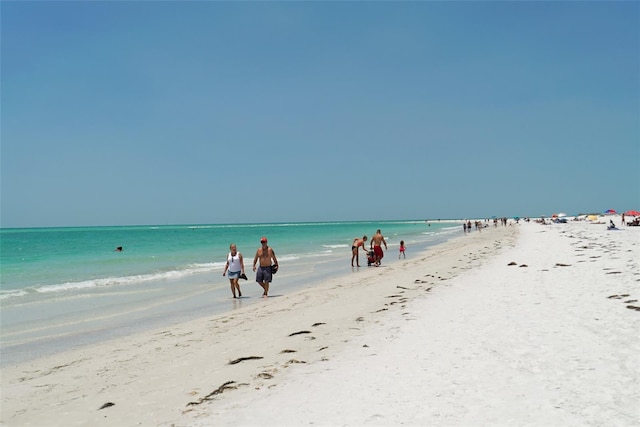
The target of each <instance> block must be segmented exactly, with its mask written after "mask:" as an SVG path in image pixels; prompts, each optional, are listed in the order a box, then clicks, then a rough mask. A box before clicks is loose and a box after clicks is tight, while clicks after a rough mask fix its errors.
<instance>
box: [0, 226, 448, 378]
mask: <svg viewBox="0 0 640 427" xmlns="http://www.w3.org/2000/svg"><path fill="white" fill-rule="evenodd" d="M455 234H456V233H455V232H452V231H440V232H439V233H437V234H435V235H433V236H429V239H428V240H425V241H423V242H421V243H419V244H418V243H416V246H413V247H412V248H411V249H413V250H415V251H418V250H421V249H425V250H426V249H428V248H429V247H431V246H433V245H434V244H437V243H438V242H440V241H441V240H443V239H445V240H446V239H449V238H451V236H453V235H455ZM394 244H395V245H397V243H395V242H394V243H390V246H389V249H390V251H391V252H390V253H389V252H387V260H388V261H387V263H389V264H392V263H394V262H397V259H396V258H395V257H394V256H391V258H388V257H389V255H390V254H391V255H393V254H394V251H393V249H395V247H394ZM340 249H342V248H340ZM249 252H250V251H249ZM244 255H245V267H246V268H247V271H248V272H249V275H248V276H249V279H248V280H247V281H244V280H243V281H241V282H240V286H241V287H242V289H243V292H244V297H243V298H242V299H239V300H235V301H234V300H231V293H230V292H229V285H228V279H227V278H226V277H223V276H222V275H221V274H222V267H219V268H217V269H213V270H211V271H207V272H204V273H197V274H194V275H191V276H185V277H181V278H178V279H164V280H155V281H149V282H146V283H143V284H139V285H137V286H135V287H127V286H123V287H122V288H121V289H115V288H107V289H104V290H102V289H101V288H95V289H91V290H88V291H87V292H86V293H84V294H80V295H73V294H71V295H65V296H62V297H61V296H58V295H52V296H51V298H50V300H49V301H46V302H37V301H32V302H27V303H21V304H18V305H16V306H11V305H10V304H7V303H4V304H3V312H2V325H3V329H2V332H3V333H2V339H1V340H0V341H1V345H2V348H1V360H0V368H6V367H8V366H11V365H13V364H15V363H20V362H24V361H28V360H33V359H37V358H40V357H44V356H48V355H52V354H55V353H58V352H60V351H64V350H65V349H68V348H71V347H75V348H79V347H82V346H85V345H94V344H97V343H100V342H102V341H108V340H112V339H120V338H122V337H124V336H127V335H131V334H136V333H140V332H144V331H153V330H155V329H158V328H162V327H163V325H170V324H174V323H179V322H186V321H190V320H193V319H197V318H201V317H206V316H211V315H219V314H224V313H230V312H233V311H235V310H237V309H239V308H241V307H243V306H247V305H252V304H256V303H259V301H260V299H261V298H259V296H260V295H261V294H262V289H261V288H260V287H259V285H257V284H256V282H255V281H254V280H253V279H254V277H255V273H253V272H251V259H252V257H251V256H249V258H247V252H245V253H244ZM350 255H351V252H350V250H348V248H347V247H346V246H345V248H344V250H335V249H334V250H333V251H330V252H328V253H322V254H318V255H317V256H316V257H314V258H313V259H309V258H304V257H303V258H300V259H299V258H293V259H286V258H285V259H283V258H282V257H280V261H281V264H282V265H283V267H284V268H283V269H282V270H281V271H280V272H279V273H278V275H277V276H275V278H274V286H272V291H273V292H275V294H274V295H289V294H291V293H293V292H296V291H298V290H301V289H304V288H307V287H314V286H316V285H317V284H318V283H321V282H322V281H324V280H332V279H333V278H336V277H340V276H344V275H348V274H350V273H355V274H359V273H360V272H361V271H360V270H359V269H352V268H350V267H349V264H348V259H349V258H350ZM362 258H363V254H361V261H362V262H361V265H363V267H361V269H365V268H366V262H365V260H364V259H362ZM345 261H346V262H345Z"/></svg>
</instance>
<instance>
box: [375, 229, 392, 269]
mask: <svg viewBox="0 0 640 427" xmlns="http://www.w3.org/2000/svg"><path fill="white" fill-rule="evenodd" d="M381 244H384V250H387V249H388V248H387V241H386V240H384V236H383V235H382V232H381V231H380V230H378V231H376V234H374V235H373V237H372V238H371V249H373V255H374V257H375V260H376V263H375V266H376V267H378V266H379V265H380V261H382V257H384V252H382V246H380V245H381Z"/></svg>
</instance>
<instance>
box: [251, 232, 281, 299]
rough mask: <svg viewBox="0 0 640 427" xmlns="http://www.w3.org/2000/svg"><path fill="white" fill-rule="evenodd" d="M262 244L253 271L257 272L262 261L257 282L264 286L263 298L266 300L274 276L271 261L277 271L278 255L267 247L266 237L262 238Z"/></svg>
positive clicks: (254, 259) (257, 274)
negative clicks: (257, 265)
mask: <svg viewBox="0 0 640 427" xmlns="http://www.w3.org/2000/svg"><path fill="white" fill-rule="evenodd" d="M260 243H261V244H262V246H261V247H260V248H258V250H257V251H256V256H255V257H254V258H253V271H256V263H257V262H258V260H260V266H259V267H258V271H257V272H256V282H258V284H259V285H260V286H262V289H264V293H263V294H262V297H263V298H266V297H267V294H268V293H269V283H270V282H271V277H272V274H273V273H272V271H271V260H273V266H274V267H275V269H276V270H277V269H278V259H277V258H276V253H275V252H274V251H273V249H271V248H270V247H269V246H268V245H267V238H266V237H263V238H261V239H260Z"/></svg>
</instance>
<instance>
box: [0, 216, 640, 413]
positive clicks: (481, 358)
mask: <svg viewBox="0 0 640 427" xmlns="http://www.w3.org/2000/svg"><path fill="white" fill-rule="evenodd" d="M616 222H617V223H618V224H619V222H620V221H619V219H617V220H616ZM460 234H461V235H460V238H457V239H454V240H452V241H450V242H447V243H445V244H442V245H440V246H437V247H436V248H433V249H431V250H429V251H427V252H426V253H424V254H420V255H418V254H414V253H411V251H410V250H409V251H408V258H407V259H406V260H403V261H400V262H396V263H393V264H386V266H383V267H380V268H373V267H372V268H361V269H360V270H359V271H357V272H355V273H353V274H349V275H347V276H345V277H342V278H336V279H331V280H330V281H328V282H326V283H324V284H322V285H320V286H318V287H317V288H314V289H308V290H304V291H301V292H298V293H296V294H292V295H283V296H280V297H275V298H269V299H266V300H264V301H263V303H260V304H255V305H251V306H249V307H246V308H241V309H238V310H235V311H234V312H233V313H231V314H226V315H221V316H216V317H211V318H206V319H200V320H196V321H192V322H188V323H181V324H175V325H172V326H170V327H167V328H165V329H162V330H158V331H154V332H150V333H142V334H137V335H132V336H128V337H126V338H124V339H118V340H117V341H112V342H106V343H102V344H99V345H91V346H87V347H83V348H79V349H70V350H69V351H67V352H64V353H60V354H57V355H54V356H50V357H47V358H42V359H38V360H35V361H32V362H28V363H24V364H21V365H18V366H12V367H8V368H6V369H3V371H2V388H1V392H2V407H1V423H2V425H6V426H137V425H144V426H157V425H159V426H195V425H197V426H214V425H216V426H227V425H228V426H231V425H234V426H238V425H239V426H244V425H247V426H249V425H290V426H301V425H321V426H324V425H326V426H337V425H349V426H360V425H456V426H468V425H474V426H476V425H486V426H495V425H531V426H549V425H554V426H556V425H557V426H560V425H562V426H565V425H590V426H604V425H607V426H611V425H613V426H636V425H640V340H639V339H638V337H639V335H640V334H639V332H640V263H639V259H640V227H623V228H622V229H621V230H619V231H607V229H606V225H602V224H590V223H587V222H569V223H568V224H553V225H539V224H535V223H533V222H532V223H522V224H520V225H512V226H509V227H502V226H498V227H497V228H494V227H493V226H491V227H490V228H488V229H485V230H483V231H482V232H477V231H473V232H472V233H470V234H467V235H462V231H461V233H460ZM393 256H397V252H394V251H390V252H388V253H387V257H393ZM345 262H349V259H348V257H346V258H345ZM511 263H515V265H509V264H511ZM272 288H273V290H274V292H275V293H277V276H276V278H275V280H274V283H273V286H272ZM235 361H237V363H234V364H230V362H235ZM105 404H107V405H106V407H105V408H104V409H100V408H101V407H102V406H103V405H105Z"/></svg>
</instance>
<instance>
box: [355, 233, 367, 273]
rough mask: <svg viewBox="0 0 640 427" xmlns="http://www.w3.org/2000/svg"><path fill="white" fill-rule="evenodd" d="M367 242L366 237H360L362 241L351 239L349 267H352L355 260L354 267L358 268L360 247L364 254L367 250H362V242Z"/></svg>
mask: <svg viewBox="0 0 640 427" xmlns="http://www.w3.org/2000/svg"><path fill="white" fill-rule="evenodd" d="M366 241H367V236H362V239H359V238H357V237H356V238H355V239H353V243H352V244H351V267H353V260H354V259H355V260H356V265H357V266H358V267H360V256H359V252H360V247H361V246H362V250H363V251H364V252H365V253H366V252H367V250H366V249H365V248H364V242H366Z"/></svg>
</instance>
